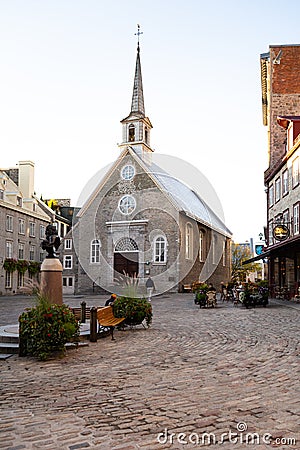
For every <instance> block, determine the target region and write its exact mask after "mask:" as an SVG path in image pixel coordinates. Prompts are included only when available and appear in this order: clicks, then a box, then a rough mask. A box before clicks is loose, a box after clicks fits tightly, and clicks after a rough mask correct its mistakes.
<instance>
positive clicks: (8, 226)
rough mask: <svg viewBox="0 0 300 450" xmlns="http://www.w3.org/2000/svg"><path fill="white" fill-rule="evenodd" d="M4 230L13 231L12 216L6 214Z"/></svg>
mask: <svg viewBox="0 0 300 450" xmlns="http://www.w3.org/2000/svg"><path fill="white" fill-rule="evenodd" d="M6 231H13V216H6Z"/></svg>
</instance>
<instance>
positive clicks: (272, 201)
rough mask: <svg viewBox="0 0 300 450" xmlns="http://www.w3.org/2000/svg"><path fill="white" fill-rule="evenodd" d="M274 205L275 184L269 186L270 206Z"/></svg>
mask: <svg viewBox="0 0 300 450" xmlns="http://www.w3.org/2000/svg"><path fill="white" fill-rule="evenodd" d="M272 205H274V185H273V184H271V186H270V187H269V206H272Z"/></svg>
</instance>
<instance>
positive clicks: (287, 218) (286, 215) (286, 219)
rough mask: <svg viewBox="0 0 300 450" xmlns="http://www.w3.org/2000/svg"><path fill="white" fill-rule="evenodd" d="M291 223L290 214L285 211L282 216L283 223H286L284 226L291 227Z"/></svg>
mask: <svg viewBox="0 0 300 450" xmlns="http://www.w3.org/2000/svg"><path fill="white" fill-rule="evenodd" d="M289 221H290V214H289V210H288V209H286V210H285V211H283V214H282V222H283V223H284V225H289Z"/></svg>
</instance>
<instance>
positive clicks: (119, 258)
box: [114, 252, 139, 277]
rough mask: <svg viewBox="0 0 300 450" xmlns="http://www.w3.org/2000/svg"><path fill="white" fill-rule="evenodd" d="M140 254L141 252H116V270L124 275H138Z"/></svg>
mask: <svg viewBox="0 0 300 450" xmlns="http://www.w3.org/2000/svg"><path fill="white" fill-rule="evenodd" d="M138 256H139V252H123V253H119V252H116V253H114V270H115V271H116V272H118V273H121V274H122V275H124V274H126V275H128V276H130V277H133V276H137V275H138V273H139V263H138Z"/></svg>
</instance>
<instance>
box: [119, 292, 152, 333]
mask: <svg viewBox="0 0 300 450" xmlns="http://www.w3.org/2000/svg"><path fill="white" fill-rule="evenodd" d="M113 312H114V316H115V317H125V321H124V323H125V324H127V325H139V324H141V323H142V322H143V321H144V320H145V321H146V324H147V326H148V327H149V326H150V324H151V322H152V306H151V304H150V303H149V302H148V301H147V300H146V299H144V298H134V297H118V298H117V299H116V300H115V301H114V304H113Z"/></svg>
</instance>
